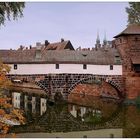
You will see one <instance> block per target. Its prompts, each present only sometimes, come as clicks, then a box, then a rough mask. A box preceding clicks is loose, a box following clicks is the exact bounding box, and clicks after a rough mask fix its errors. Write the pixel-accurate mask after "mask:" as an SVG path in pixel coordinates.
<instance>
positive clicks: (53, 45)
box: [45, 40, 74, 50]
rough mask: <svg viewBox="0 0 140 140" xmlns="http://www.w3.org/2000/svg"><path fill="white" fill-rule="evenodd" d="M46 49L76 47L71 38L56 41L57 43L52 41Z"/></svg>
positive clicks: (70, 48)
mask: <svg viewBox="0 0 140 140" xmlns="http://www.w3.org/2000/svg"><path fill="white" fill-rule="evenodd" d="M68 45H69V46H68ZM45 49H47V50H64V49H69V50H74V48H73V46H72V44H71V43H70V41H69V40H68V41H62V42H56V43H50V44H48V45H47V46H46V48H45Z"/></svg>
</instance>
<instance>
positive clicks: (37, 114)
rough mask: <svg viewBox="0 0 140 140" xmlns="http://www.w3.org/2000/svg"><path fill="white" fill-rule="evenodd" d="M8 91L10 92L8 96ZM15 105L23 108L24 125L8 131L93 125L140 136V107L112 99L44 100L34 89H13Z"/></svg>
mask: <svg viewBox="0 0 140 140" xmlns="http://www.w3.org/2000/svg"><path fill="white" fill-rule="evenodd" d="M10 95H11V96H10ZM7 96H8V97H9V96H10V97H11V98H12V102H11V104H12V105H13V107H14V108H18V109H22V110H24V112H25V116H26V119H27V123H26V125H21V126H14V127H12V128H11V130H10V131H11V132H16V133H20V132H24V133H25V132H49V133H50V132H73V131H83V130H84V131H85V130H86V131H87V130H95V129H101V130H102V129H110V128H113V129H116V128H121V129H123V137H139V136H140V120H139V118H140V109H139V104H138V105H137V106H134V105H129V106H124V105H123V106H122V104H121V103H119V102H117V101H115V100H109V99H104V98H93V97H88V96H87V97H84V99H83V98H81V100H80V99H79V98H78V99H79V100H75V101H74V103H69V104H55V105H53V106H50V105H48V104H47V98H46V97H45V96H43V95H36V94H34V93H27V92H17V91H12V92H11V93H10V94H9V93H8V94H7Z"/></svg>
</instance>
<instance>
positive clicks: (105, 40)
mask: <svg viewBox="0 0 140 140" xmlns="http://www.w3.org/2000/svg"><path fill="white" fill-rule="evenodd" d="M103 45H107V39H106V31H105V32H104V40H103Z"/></svg>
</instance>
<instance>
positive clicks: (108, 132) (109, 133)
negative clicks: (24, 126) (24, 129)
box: [7, 129, 123, 138]
mask: <svg viewBox="0 0 140 140" xmlns="http://www.w3.org/2000/svg"><path fill="white" fill-rule="evenodd" d="M122 136H123V130H122V129H100V130H91V131H76V132H66V133H64V132H57V133H19V134H16V138H111V137H114V138H122ZM7 138H10V134H9V135H7Z"/></svg>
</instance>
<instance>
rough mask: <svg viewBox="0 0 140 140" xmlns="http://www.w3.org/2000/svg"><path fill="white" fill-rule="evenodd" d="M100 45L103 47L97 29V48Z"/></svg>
mask: <svg viewBox="0 0 140 140" xmlns="http://www.w3.org/2000/svg"><path fill="white" fill-rule="evenodd" d="M100 47H101V44H100V37H99V31H97V39H96V44H95V48H100Z"/></svg>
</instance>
